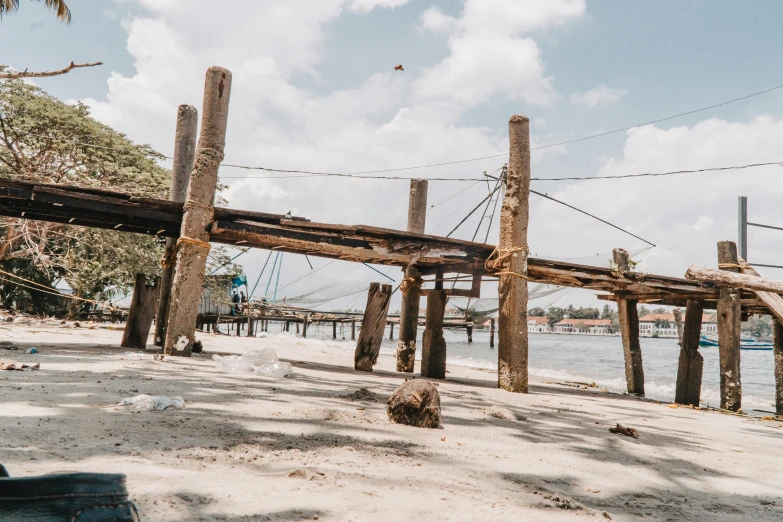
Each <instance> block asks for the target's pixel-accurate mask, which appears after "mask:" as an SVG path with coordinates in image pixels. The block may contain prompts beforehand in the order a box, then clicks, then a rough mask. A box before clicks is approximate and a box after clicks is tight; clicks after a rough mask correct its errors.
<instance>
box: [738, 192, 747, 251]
mask: <svg viewBox="0 0 783 522" xmlns="http://www.w3.org/2000/svg"><path fill="white" fill-rule="evenodd" d="M738 239H739V240H738V241H737V246H738V247H739V255H740V257H741V258H742V259H744V260H745V261H747V260H748V198H747V197H745V196H740V197H739V238H738Z"/></svg>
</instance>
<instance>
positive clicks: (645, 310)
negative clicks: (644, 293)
mask: <svg viewBox="0 0 783 522" xmlns="http://www.w3.org/2000/svg"><path fill="white" fill-rule="evenodd" d="M638 314H639V317H644V316H645V315H649V314H650V309H649V308H647V307H646V306H640V307H639V308H638Z"/></svg>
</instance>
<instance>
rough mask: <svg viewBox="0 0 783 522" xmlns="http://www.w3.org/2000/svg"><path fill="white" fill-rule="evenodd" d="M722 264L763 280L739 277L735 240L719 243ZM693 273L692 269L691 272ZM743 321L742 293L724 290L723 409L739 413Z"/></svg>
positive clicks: (721, 337)
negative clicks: (740, 296)
mask: <svg viewBox="0 0 783 522" xmlns="http://www.w3.org/2000/svg"><path fill="white" fill-rule="evenodd" d="M718 265H719V266H720V265H724V268H723V270H725V271H727V273H728V272H734V273H732V274H731V276H732V277H745V278H750V279H759V278H755V277H753V276H746V275H742V274H738V273H736V272H739V257H738V256H737V245H736V244H735V243H733V242H731V241H721V242H719V243H718ZM691 268H692V267H691ZM688 271H690V268H689V269H688ZM687 275H688V274H687V273H686V277H687ZM741 321H742V313H741V305H740V298H739V292H737V291H736V290H735V289H733V288H726V287H724V288H721V289H720V299H718V351H719V356H720V406H721V408H723V409H726V410H731V411H738V410H739V409H740V408H741V407H742V384H741V379H740V327H741V324H740V323H741Z"/></svg>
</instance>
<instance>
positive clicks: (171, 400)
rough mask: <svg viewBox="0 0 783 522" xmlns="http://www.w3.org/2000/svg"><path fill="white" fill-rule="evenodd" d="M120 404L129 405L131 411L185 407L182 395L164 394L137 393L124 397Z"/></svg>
mask: <svg viewBox="0 0 783 522" xmlns="http://www.w3.org/2000/svg"><path fill="white" fill-rule="evenodd" d="M118 406H129V408H128V409H129V410H130V411H134V412H139V411H163V410H181V409H182V408H184V407H185V399H183V398H182V397H166V396H164V395H136V396H135V397H128V398H127V399H122V400H121V401H120V402H119V404H118Z"/></svg>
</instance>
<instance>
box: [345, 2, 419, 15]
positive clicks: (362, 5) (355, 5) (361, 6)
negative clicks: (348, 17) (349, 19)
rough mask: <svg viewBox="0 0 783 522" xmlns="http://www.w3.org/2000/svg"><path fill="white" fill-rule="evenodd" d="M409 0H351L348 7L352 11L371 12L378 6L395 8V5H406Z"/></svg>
mask: <svg viewBox="0 0 783 522" xmlns="http://www.w3.org/2000/svg"><path fill="white" fill-rule="evenodd" d="M408 2H410V0H350V1H349V2H348V8H349V9H351V10H352V11H359V12H361V13H369V12H370V11H372V10H373V9H375V8H376V7H382V8H386V9H394V8H395V7H400V6H401V5H405V4H407V3H408Z"/></svg>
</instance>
